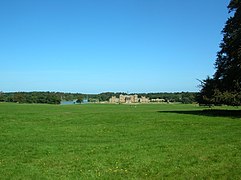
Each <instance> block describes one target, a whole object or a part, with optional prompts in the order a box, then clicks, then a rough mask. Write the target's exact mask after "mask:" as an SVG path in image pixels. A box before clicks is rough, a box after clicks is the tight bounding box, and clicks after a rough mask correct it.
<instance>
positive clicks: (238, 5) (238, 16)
mask: <svg viewBox="0 0 241 180" xmlns="http://www.w3.org/2000/svg"><path fill="white" fill-rule="evenodd" d="M228 8H229V12H230V13H232V14H233V15H232V16H231V17H230V18H228V20H227V22H226V24H225V27H224V29H223V31H222V33H223V40H222V42H221V44H220V51H219V52H218V53H217V59H216V62H215V68H216V72H215V74H214V75H213V78H210V77H208V78H207V79H206V80H204V81H203V82H202V84H201V87H202V89H201V91H200V94H199V98H198V101H199V103H202V104H227V105H241V0H231V2H230V4H229V6H228Z"/></svg>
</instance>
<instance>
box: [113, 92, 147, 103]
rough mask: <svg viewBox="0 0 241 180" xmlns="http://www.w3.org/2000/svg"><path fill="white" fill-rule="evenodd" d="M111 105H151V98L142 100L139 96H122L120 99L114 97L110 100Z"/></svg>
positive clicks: (143, 97)
mask: <svg viewBox="0 0 241 180" xmlns="http://www.w3.org/2000/svg"><path fill="white" fill-rule="evenodd" d="M109 102H110V103H121V104H122V103H149V102H150V100H149V98H146V97H145V96H142V97H141V98H138V95H136V94H135V95H123V94H121V95H120V96H119V98H117V97H116V96H112V97H111V98H110V99H109Z"/></svg>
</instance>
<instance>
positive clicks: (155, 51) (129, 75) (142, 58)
mask: <svg viewBox="0 0 241 180" xmlns="http://www.w3.org/2000/svg"><path fill="white" fill-rule="evenodd" d="M228 3H229V0H201V1H197V0H182V1H181V0H172V1H167V0H21V1H20V0H5V1H4V0H2V1H0V64H1V70H0V77H1V78H0V91H4V92H9V91H62V92H80V93H100V92H107V91H108V92H109V91H111V92H164V91H165V92H174V91H198V88H197V85H198V84H199V82H198V81H197V80H196V79H204V78H206V77H207V75H212V74H213V73H214V65H213V64H214V61H215V58H216V52H217V51H218V50H219V43H220V42H221V39H222V35H221V30H222V28H223V27H224V24H225V21H226V20H227V17H228V16H229V15H228V10H227V5H228Z"/></svg>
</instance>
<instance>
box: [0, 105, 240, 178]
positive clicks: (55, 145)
mask: <svg viewBox="0 0 241 180" xmlns="http://www.w3.org/2000/svg"><path fill="white" fill-rule="evenodd" d="M220 108H221V109H222V111H218V110H212V111H210V110H207V111H203V109H208V108H204V107H198V106H196V105H181V104H176V105H174V104H169V105H167V104H159V105H158V104H157V105H104V104H103V105H101V104H85V105H66V106H60V105H36V104H35V105H31V104H11V103H0V179H97V178H100V179H162V178H173V179H174V178H178V179H184V178H185V179H203V178H204V179H209V178H210V179H220V178H221V179H241V108H236V107H219V109H220ZM215 109H217V108H215ZM226 109H229V111H226Z"/></svg>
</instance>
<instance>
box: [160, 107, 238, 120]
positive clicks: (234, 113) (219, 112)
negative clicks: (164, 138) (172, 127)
mask: <svg viewBox="0 0 241 180" xmlns="http://www.w3.org/2000/svg"><path fill="white" fill-rule="evenodd" d="M158 112H159V113H175V114H190V115H199V116H212V117H231V118H241V110H223V109H205V110H193V111H185V110H183V111H181V110H180V111H158Z"/></svg>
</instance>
